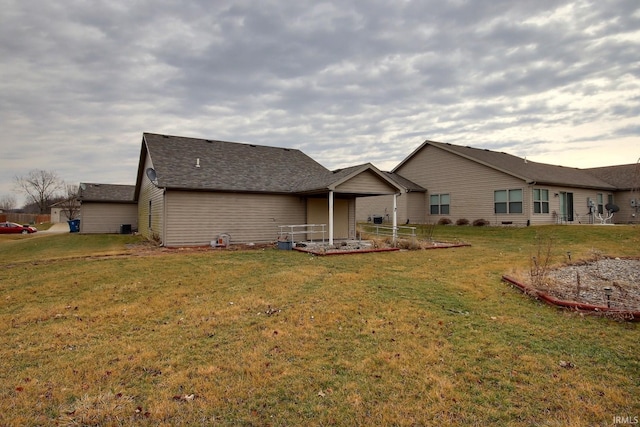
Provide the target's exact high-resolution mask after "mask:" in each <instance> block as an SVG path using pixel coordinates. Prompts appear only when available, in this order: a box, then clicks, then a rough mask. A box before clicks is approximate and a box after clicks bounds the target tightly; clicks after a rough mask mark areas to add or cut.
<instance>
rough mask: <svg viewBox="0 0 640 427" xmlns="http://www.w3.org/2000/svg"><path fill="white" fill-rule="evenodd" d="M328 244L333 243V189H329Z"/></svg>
mask: <svg viewBox="0 0 640 427" xmlns="http://www.w3.org/2000/svg"><path fill="white" fill-rule="evenodd" d="M329 245H333V190H329Z"/></svg>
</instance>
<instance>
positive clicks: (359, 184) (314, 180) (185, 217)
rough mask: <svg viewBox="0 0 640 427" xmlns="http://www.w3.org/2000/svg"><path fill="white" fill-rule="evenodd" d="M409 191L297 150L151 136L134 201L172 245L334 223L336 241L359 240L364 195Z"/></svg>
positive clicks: (140, 222) (157, 235)
mask: <svg viewBox="0 0 640 427" xmlns="http://www.w3.org/2000/svg"><path fill="white" fill-rule="evenodd" d="M401 190H402V188H401V187H400V186H399V185H398V184H397V183H396V181H395V180H393V179H392V178H390V177H389V175H388V174H385V173H383V172H381V171H379V170H378V169H377V168H375V167H374V166H373V165H371V164H368V163H367V164H363V165H358V166H353V167H350V168H345V169H341V170H335V171H330V170H328V169H327V168H325V167H324V166H322V165H320V164H319V163H317V162H316V161H315V160H313V159H311V158H310V157H308V156H307V155H306V154H304V153H303V152H301V151H299V150H296V149H290V148H279V147H268V146H260V145H254V144H243V143H237V142H227V141H217V140H210V139H199V138H187V137H181V136H170V135H160V134H154V133H144V134H143V136H142V145H141V150H140V159H139V165H138V172H137V178H136V185H135V188H134V192H133V195H132V197H131V200H135V204H136V208H137V221H136V222H137V229H138V231H139V233H140V234H142V235H144V236H146V237H147V238H149V239H153V240H156V241H158V242H160V243H161V244H163V245H164V246H198V245H207V244H210V242H212V241H213V240H215V239H216V238H217V237H218V236H220V235H222V234H226V235H228V236H230V241H231V242H232V243H264V242H273V241H275V240H276V239H277V238H278V233H279V226H284V225H295V224H327V230H326V238H327V239H328V240H329V242H330V243H332V242H333V240H334V239H348V238H355V237H356V215H355V205H356V198H362V197H371V196H380V195H386V196H389V197H391V198H392V199H393V198H394V197H395V195H396V194H398V193H399V192H400V191H401ZM85 215H86V213H85V212H83V213H82V218H83V222H89V223H92V222H91V221H88V220H87V218H86V217H85ZM81 231H82V230H81ZM306 237H316V238H317V237H319V235H318V234H317V233H314V234H313V235H312V236H306Z"/></svg>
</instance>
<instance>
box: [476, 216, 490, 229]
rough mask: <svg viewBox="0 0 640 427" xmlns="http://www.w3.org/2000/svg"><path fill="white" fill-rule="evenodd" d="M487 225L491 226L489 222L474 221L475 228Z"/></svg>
mask: <svg viewBox="0 0 640 427" xmlns="http://www.w3.org/2000/svg"><path fill="white" fill-rule="evenodd" d="M485 225H489V221H487V220H485V219H482V218H480V219H476V220H475V221H473V226H474V227H482V226H485Z"/></svg>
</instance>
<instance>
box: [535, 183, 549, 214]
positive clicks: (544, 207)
mask: <svg viewBox="0 0 640 427" xmlns="http://www.w3.org/2000/svg"><path fill="white" fill-rule="evenodd" d="M533 213H543V214H545V213H546V214H548V213H549V190H545V189H541V188H534V189H533Z"/></svg>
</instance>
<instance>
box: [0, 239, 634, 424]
mask: <svg viewBox="0 0 640 427" xmlns="http://www.w3.org/2000/svg"><path fill="white" fill-rule="evenodd" d="M616 229H617V228H616ZM591 230H592V229H590V228H579V229H578V228H572V227H557V228H556V227H554V228H550V229H546V230H545V229H543V230H542V231H549V232H552V233H553V234H554V236H555V237H554V238H555V240H554V241H555V242H557V243H555V245H557V246H554V248H555V250H556V253H554V254H552V257H555V258H557V257H559V256H561V255H562V254H564V253H565V252H566V250H567V247H568V246H570V247H571V250H572V252H573V253H574V254H575V255H574V256H575V257H579V256H582V254H588V253H589V252H590V251H591V249H592V248H593V245H597V247H599V248H600V250H602V251H604V252H607V253H611V252H609V250H613V249H616V250H617V251H618V254H619V255H629V254H630V253H632V252H636V251H637V247H638V243H640V239H639V236H638V230H637V229H636V228H632V227H628V228H624V229H618V230H621V231H620V234H619V235H616V236H609V235H606V234H604V235H601V234H599V233H600V231H599V230H600V229H595V228H594V229H593V230H594V231H591ZM538 231H540V230H538ZM459 233H462V234H459ZM435 234H436V235H435V236H434V237H435V238H437V239H438V240H440V239H441V240H447V241H452V240H454V239H458V240H464V241H468V242H470V243H472V245H473V246H472V247H468V248H457V249H448V250H446V251H439V250H431V251H407V252H392V253H380V254H363V255H348V256H338V257H313V256H309V255H307V254H302V253H297V252H295V251H277V250H271V249H267V250H255V251H213V250H210V251H172V252H169V253H166V252H163V253H161V254H160V255H158V256H143V257H139V256H130V257H110V258H102V259H91V258H85V259H78V258H73V259H64V258H58V260H57V261H52V262H48V263H41V262H40V263H38V264H35V263H33V262H26V260H23V262H19V263H17V262H14V261H12V263H11V264H10V265H7V264H4V265H3V266H1V267H0V290H1V292H2V294H1V297H2V299H3V301H4V304H3V306H2V308H1V309H0V324H1V325H2V335H1V338H0V343H1V344H2V346H1V347H0V384H1V385H2V388H1V390H2V391H1V393H2V395H1V399H0V425H52V424H53V425H55V424H58V425H133V424H135V425H211V424H220V425H301V424H310V425H354V424H355V425H358V424H359V425H371V424H377V425H563V426H564V425H568V426H582V425H606V424H611V422H612V420H613V417H614V416H616V415H625V414H629V415H633V414H638V413H640V405H639V404H638V400H637V399H636V396H637V395H638V392H639V391H640V388H639V387H640V386H639V384H640V366H639V365H638V357H637V348H636V346H635V343H637V342H638V341H639V339H640V331H639V329H638V325H637V324H621V323H617V322H612V321H609V320H607V319H597V318H590V317H583V316H580V315H578V314H575V313H570V312H563V311H558V310H555V309H553V308H550V307H547V306H545V305H542V304H540V303H538V302H535V301H532V300H530V299H528V298H527V297H525V296H523V295H521V294H520V293H518V292H515V291H513V290H511V289H510V288H509V287H507V286H505V285H504V284H503V283H502V282H501V281H500V277H501V275H502V274H505V273H508V272H509V270H511V269H521V270H524V271H526V270H527V268H528V265H529V264H528V262H529V261H528V259H529V255H530V254H531V251H532V248H534V247H535V238H534V237H535V236H534V234H533V233H532V232H531V231H530V230H528V229H509V230H495V229H492V228H476V227H458V228H456V227H443V228H438V229H437V230H436V232H435ZM54 239H55V238H54ZM613 240H615V242H614V241H613ZM620 241H623V242H624V243H623V244H620V243H619V242H620ZM13 248H15V247H13ZM2 250H3V247H2V246H0V254H1V251H2ZM12 250H14V249H12ZM46 250H47V251H48V249H46ZM23 253H26V252H23ZM47 253H48V252H47ZM33 257H34V258H32V259H33V260H35V259H39V260H40V257H39V255H38V252H37V251H36V252H33ZM561 362H568V364H567V363H565V364H564V365H563V364H561Z"/></svg>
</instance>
